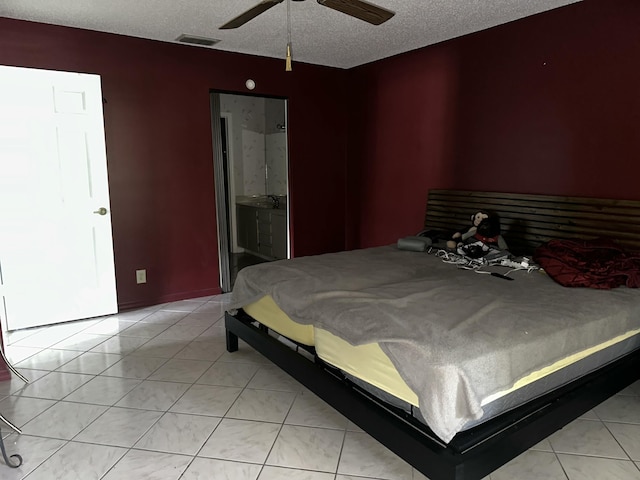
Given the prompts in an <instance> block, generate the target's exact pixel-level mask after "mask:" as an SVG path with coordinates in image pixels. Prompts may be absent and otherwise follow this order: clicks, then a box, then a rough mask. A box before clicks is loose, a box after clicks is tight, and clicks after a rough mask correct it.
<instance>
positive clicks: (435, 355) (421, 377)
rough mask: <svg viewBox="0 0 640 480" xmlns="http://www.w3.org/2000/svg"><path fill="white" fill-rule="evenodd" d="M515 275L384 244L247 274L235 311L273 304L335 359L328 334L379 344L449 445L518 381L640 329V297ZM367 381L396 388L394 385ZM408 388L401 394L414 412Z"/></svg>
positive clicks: (639, 294) (237, 293)
mask: <svg viewBox="0 0 640 480" xmlns="http://www.w3.org/2000/svg"><path fill="white" fill-rule="evenodd" d="M514 276H515V277H516V278H515V281H512V282H505V281H504V280H500V279H496V277H492V276H489V275H476V274H475V273H474V272H470V271H468V270H461V269H459V268H456V266H455V265H451V264H447V263H443V262H442V260H441V259H440V258H439V257H437V256H435V255H429V254H425V253H416V252H407V251H401V250H399V249H397V247H395V246H387V247H376V248H371V249H362V250H355V251H349V252H339V253H334V254H325V255H318V256H310V257H300V258H296V259H292V260H281V261H277V262H271V263H268V264H260V265H255V266H252V267H248V268H245V269H243V270H242V271H240V273H239V275H238V278H237V279H236V283H235V286H234V290H233V293H232V302H231V304H230V308H240V307H244V306H246V305H249V304H251V303H254V302H257V301H259V300H260V299H262V298H263V297H265V296H266V295H269V296H271V297H272V299H273V301H274V302H275V303H276V304H277V306H278V307H280V309H281V310H282V311H283V312H285V313H286V315H287V316H288V317H289V319H290V320H292V321H294V322H295V323H297V324H299V325H301V326H306V327H309V326H312V328H313V341H312V339H311V336H310V334H309V333H308V332H309V330H307V333H306V334H305V335H306V339H305V338H302V340H303V341H304V342H306V343H313V344H314V345H315V347H316V349H317V350H319V351H320V352H321V355H322V356H325V357H327V358H328V356H329V353H328V352H329V351H330V348H332V347H331V344H330V343H329V341H328V340H327V339H331V338H332V337H330V336H328V335H324V334H322V332H321V331H325V332H329V333H331V334H332V335H334V336H336V337H339V338H340V339H342V340H344V341H346V342H347V343H348V344H349V345H351V346H359V347H364V348H368V347H367V346H368V345H369V344H377V345H378V346H379V347H380V349H381V350H382V352H383V353H384V354H385V355H386V356H387V357H388V359H390V361H391V363H392V364H393V365H394V366H395V368H396V369H397V372H398V373H399V375H400V377H401V378H402V379H403V380H404V382H406V385H407V386H409V387H410V390H411V391H413V392H414V393H415V394H416V395H417V398H418V399H419V401H418V402H417V403H419V404H420V406H421V412H422V414H423V416H424V418H425V419H427V423H428V424H429V427H430V428H431V429H432V430H433V431H434V433H435V434H436V435H437V436H438V437H439V438H441V439H442V440H443V441H444V442H449V441H450V439H451V438H453V436H454V435H455V433H456V432H458V431H460V430H461V429H462V428H463V427H464V426H465V425H467V424H469V423H470V422H471V421H475V420H480V419H483V418H484V417H485V415H486V411H487V409H486V408H485V406H486V405H488V404H489V403H490V404H493V403H494V402H495V400H497V399H499V398H504V397H505V396H506V395H509V393H508V392H509V391H510V390H511V389H512V388H514V386H515V387H518V382H523V383H524V385H523V386H526V385H528V384H531V382H533V383H534V384H537V383H539V380H536V375H537V374H540V373H543V374H544V373H545V372H546V375H544V378H548V377H549V376H550V375H551V374H552V373H549V372H553V370H554V369H560V371H564V370H565V368H563V362H567V357H571V356H573V355H576V354H578V355H580V354H585V351H588V350H589V349H594V348H603V347H605V345H602V344H603V343H604V342H608V341H611V340H612V339H615V338H617V337H621V336H629V338H631V337H632V336H633V335H634V333H637V331H638V330H640V291H638V290H635V289H625V288H622V289H614V290H611V291H600V290H596V291H594V290H591V289H568V288H563V287H561V286H559V285H557V284H556V283H555V282H553V281H552V280H551V279H550V278H548V277H547V276H545V275H542V274H540V273H537V272H534V273H532V274H527V273H526V272H516V273H514ZM274 328H276V327H274ZM277 328H278V329H279V330H283V327H282V326H280V327H277ZM319 335H321V336H322V342H320V341H319V338H318V337H319ZM336 350H339V351H340V352H341V353H342V352H343V351H345V348H343V347H342V346H340V347H337V348H336ZM378 353H379V351H378ZM588 357H590V355H587V357H585V358H588ZM341 358H342V355H341ZM381 358H382V359H383V360H386V359H385V358H384V356H381ZM578 358H579V357H578ZM330 360H332V362H336V360H335V359H330ZM366 363H369V361H367V362H365V364H366ZM573 363H576V362H575V361H574V362H573ZM342 367H343V368H345V369H346V368H347V367H348V368H350V369H351V370H352V371H354V372H355V373H356V374H357V375H362V373H361V372H360V371H359V367H357V368H356V367H354V366H353V365H342ZM375 370H376V371H379V370H380V368H376V369H375ZM530 375H531V377H529V378H530V379H531V380H526V377H528V376H530ZM386 376H387V377H389V376H390V375H386ZM367 381H368V382H373V384H375V385H381V386H384V388H387V389H389V387H386V386H385V385H386V380H385V381H381V380H380V381H379V380H376V379H371V378H367ZM400 385H403V384H402V383H400ZM521 387H522V386H521ZM375 388H377V387H375ZM404 390H405V393H404V394H402V393H399V392H398V391H394V395H400V397H404V398H405V399H406V400H408V401H409V402H413V403H416V402H415V398H412V397H411V395H410V393H408V392H407V391H406V389H404ZM514 391H515V392H517V391H521V388H516V389H515V390H514ZM511 397H512V396H511V395H510V398H511ZM402 401H405V400H402Z"/></svg>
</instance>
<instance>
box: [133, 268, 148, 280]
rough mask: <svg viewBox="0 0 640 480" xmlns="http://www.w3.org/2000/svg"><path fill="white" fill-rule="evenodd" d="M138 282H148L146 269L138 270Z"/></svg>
mask: <svg viewBox="0 0 640 480" xmlns="http://www.w3.org/2000/svg"><path fill="white" fill-rule="evenodd" d="M136 283H147V271H146V270H136Z"/></svg>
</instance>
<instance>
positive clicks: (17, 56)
mask: <svg viewBox="0 0 640 480" xmlns="http://www.w3.org/2000/svg"><path fill="white" fill-rule="evenodd" d="M0 64H3V65H13V66H24V67H36V68H45V69H54V70H67V71H77V72H87V73H97V74H100V75H101V77H102V87H103V94H104V97H105V100H106V103H105V105H104V111H105V133H106V143H107V162H108V170H109V184H110V194H111V207H112V222H113V236H114V252H115V262H116V281H117V289H118V303H119V305H120V307H121V308H129V307H133V306H138V305H148V304H153V303H158V302H164V301H170V300H177V299H181V298H189V297H194V296H199V295H208V294H214V293H219V292H220V283H219V273H218V254H217V238H216V218H215V198H214V178H213V153H212V140H211V120H210V111H209V91H210V89H215V90H224V91H230V92H233V91H237V92H239V93H248V91H247V90H246V89H245V87H244V83H245V80H246V79H247V78H253V79H254V80H255V81H256V84H257V87H256V89H255V90H254V91H253V93H256V94H259V95H275V96H281V97H286V98H288V99H289V125H288V132H289V147H290V148H289V157H290V158H289V160H290V185H291V189H290V202H289V203H290V206H291V215H292V217H291V228H292V243H293V248H294V250H293V251H294V254H295V255H296V256H300V255H307V254H314V253H323V252H328V251H337V250H342V249H344V247H345V208H344V205H345V190H346V188H345V182H346V168H345V162H346V121H347V117H346V107H345V98H346V97H345V95H346V92H345V91H344V90H345V89H344V85H343V81H342V79H343V78H344V76H345V75H346V74H345V72H344V71H343V70H338V69H332V68H325V67H316V66H310V65H304V64H300V63H297V64H294V71H293V72H291V73H286V72H285V71H284V60H277V59H266V58H260V57H255V56H249V55H238V54H231V53H225V52H220V51H215V50H208V49H203V48H197V47H189V46H182V45H173V44H167V43H161V42H155V41H149V40H142V39H137V38H131V37H123V36H118V35H111V34H105V33H98V32H91V31H87V30H79V29H72V28H64V27H57V26H51V25H44V24H36V23H30V22H22V21H16V20H10V19H6V18H0ZM140 268H146V269H147V279H148V283H147V284H143V285H136V284H135V270H136V269H140Z"/></svg>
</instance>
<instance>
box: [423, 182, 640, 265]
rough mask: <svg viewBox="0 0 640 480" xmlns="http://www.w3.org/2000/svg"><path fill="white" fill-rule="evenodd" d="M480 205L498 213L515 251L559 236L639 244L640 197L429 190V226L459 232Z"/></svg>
mask: <svg viewBox="0 0 640 480" xmlns="http://www.w3.org/2000/svg"><path fill="white" fill-rule="evenodd" d="M478 210H492V211H494V212H497V213H498V214H499V215H500V225H501V229H502V236H503V237H504V238H505V240H506V241H507V244H508V245H509V249H510V250H511V252H512V253H514V254H516V255H521V254H531V253H532V252H533V250H534V249H535V248H536V247H538V246H539V245H541V244H542V243H544V242H547V241H549V240H551V239H557V238H568V239H576V238H580V239H590V238H598V237H608V238H612V239H614V240H616V241H618V243H619V244H620V245H623V246H625V247H628V248H631V249H640V201H634V200H611V199H599V198H586V197H584V198H583V197H560V196H551V195H526V194H517V193H496V192H476V191H466V190H430V191H429V199H428V203H427V212H426V216H425V228H427V229H436V230H444V231H447V232H455V231H459V230H460V229H463V230H462V231H465V230H466V228H468V227H469V226H471V220H470V217H471V215H472V214H474V213H475V212H476V211H478Z"/></svg>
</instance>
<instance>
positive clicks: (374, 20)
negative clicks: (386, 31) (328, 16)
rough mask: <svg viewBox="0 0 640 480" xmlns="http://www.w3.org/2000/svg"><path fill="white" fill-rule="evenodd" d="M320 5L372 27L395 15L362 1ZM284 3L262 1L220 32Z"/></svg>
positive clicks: (330, 0)
mask: <svg viewBox="0 0 640 480" xmlns="http://www.w3.org/2000/svg"><path fill="white" fill-rule="evenodd" d="M293 1H296V2H301V1H303V0H293ZM317 1H318V3H319V4H320V5H323V6H325V7H329V8H332V9H334V10H338V11H339V12H342V13H346V14H347V15H350V16H352V17H355V18H359V19H360V20H364V21H365V22H368V23H371V24H372V25H380V24H381V23H384V22H386V21H387V20H389V19H390V18H391V17H393V16H394V15H395V13H394V12H392V11H391V10H387V9H386V8H382V7H379V6H377V5H374V4H372V3H369V2H365V1H364V0H317ZM282 2H284V0H262V2H260V3H259V4H257V5H256V6H254V7H252V8H250V9H249V10H247V11H246V12H244V13H241V14H240V15H238V16H237V17H235V18H234V19H233V20H230V21H229V22H227V23H225V24H224V25H222V26H221V27H220V29H221V30H228V29H231V28H238V27H240V26H242V25H244V24H245V23H247V22H248V21H249V20H252V19H254V18H256V17H257V16H258V15H260V14H261V13H264V12H266V11H267V10H269V9H270V8H271V7H275V6H276V5H278V4H279V3H282Z"/></svg>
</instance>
